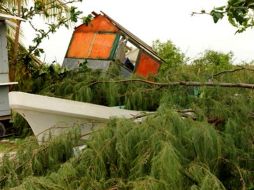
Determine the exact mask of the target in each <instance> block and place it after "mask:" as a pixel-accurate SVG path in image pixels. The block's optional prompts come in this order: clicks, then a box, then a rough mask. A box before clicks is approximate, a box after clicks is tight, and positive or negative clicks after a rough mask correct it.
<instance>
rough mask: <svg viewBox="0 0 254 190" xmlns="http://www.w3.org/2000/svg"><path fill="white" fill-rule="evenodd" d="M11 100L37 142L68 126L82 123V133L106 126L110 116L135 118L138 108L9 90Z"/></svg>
mask: <svg viewBox="0 0 254 190" xmlns="http://www.w3.org/2000/svg"><path fill="white" fill-rule="evenodd" d="M9 103H10V107H11V109H12V110H13V111H15V112H18V113H19V114H21V115H22V116H23V117H24V118H25V119H26V121H27V122H28V123H29V125H30V127H31V128H32V130H33V133H34V135H35V136H36V138H37V140H38V142H43V141H44V140H47V139H48V137H49V135H50V136H55V135H59V134H61V133H62V132H63V131H66V129H67V128H71V127H75V126H79V127H80V128H81V134H82V135H85V134H89V133H90V132H92V131H94V130H96V129H98V128H101V127H104V126H106V124H107V122H108V120H109V119H111V118H114V117H117V118H133V117H135V116H137V115H140V112H138V111H131V110H124V109H119V108H112V107H107V106H100V105H95V104H90V103H83V102H76V101H71V100H65V99H61V98H53V97H48V96H41V95H34V94H29V93H23V92H10V93H9Z"/></svg>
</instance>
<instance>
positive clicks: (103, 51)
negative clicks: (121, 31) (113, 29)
mask: <svg viewBox="0 0 254 190" xmlns="http://www.w3.org/2000/svg"><path fill="white" fill-rule="evenodd" d="M95 35H96V36H95V39H94V41H93V48H92V51H91V53H90V54H89V58H92V59H108V58H109V56H110V52H111V50H112V46H113V43H114V41H115V38H116V35H115V34H95Z"/></svg>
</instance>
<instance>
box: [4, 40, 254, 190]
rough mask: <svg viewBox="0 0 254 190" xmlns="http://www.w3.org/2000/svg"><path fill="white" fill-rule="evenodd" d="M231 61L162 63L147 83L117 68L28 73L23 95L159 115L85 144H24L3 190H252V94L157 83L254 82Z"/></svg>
mask: <svg viewBox="0 0 254 190" xmlns="http://www.w3.org/2000/svg"><path fill="white" fill-rule="evenodd" d="M157 43H160V42H157ZM166 43H168V42H166ZM160 47H167V45H166V46H164V45H163V44H162V45H161V46H160ZM163 51H166V50H165V49H164V50H163ZM177 53H180V54H181V52H180V51H177ZM164 55H165V57H163V58H164V59H165V60H167V57H166V56H168V55H171V54H164ZM232 60H233V55H232V53H228V54H224V53H220V52H215V51H206V52H204V54H203V55H202V56H201V57H200V58H198V59H196V60H193V62H192V63H191V64H185V63H184V62H182V63H181V64H176V65H175V66H173V65H170V64H168V69H167V68H165V69H164V70H163V72H161V73H160V74H159V75H158V76H156V77H153V81H149V83H148V82H141V80H140V79H138V78H137V77H136V76H133V77H132V78H130V79H123V78H121V76H119V75H118V74H119V69H118V65H117V63H115V64H113V65H112V66H111V68H110V69H109V70H108V71H107V72H101V71H91V70H90V69H88V68H87V67H86V64H85V63H83V64H81V66H80V68H79V69H77V70H75V71H68V70H65V69H63V68H61V67H60V66H58V65H46V66H41V68H40V70H37V69H33V67H29V68H28V70H27V71H29V72H28V73H29V76H31V78H30V79H29V78H26V80H24V81H22V83H20V86H19V88H20V89H19V90H23V91H27V92H31V93H39V94H44V95H49V96H56V97H61V98H67V99H72V100H77V101H83V102H92V103H96V104H101V105H107V106H125V108H127V109H135V110H149V111H156V112H155V113H154V114H152V115H149V116H147V117H146V118H144V119H143V121H142V123H138V122H135V121H132V120H122V119H114V120H112V121H110V122H109V123H108V126H107V127H106V128H103V129H101V130H98V131H96V132H94V133H93V134H91V136H90V138H89V139H88V140H85V141H84V140H82V139H81V138H80V137H81V135H80V133H79V131H78V130H74V131H71V132H70V133H68V134H67V135H65V134H64V135H63V136H61V137H58V138H56V139H52V140H51V141H49V142H47V143H45V144H43V145H42V146H39V145H37V143H36V141H35V139H34V138H28V139H27V140H26V141H25V142H24V146H20V148H19V151H18V153H17V155H16V156H15V157H14V158H13V157H11V158H9V157H8V156H6V157H4V160H3V163H2V165H1V166H0V176H1V178H0V187H1V189H9V188H13V189H183V190H185V189H236V190H238V189H253V188H254V184H253V181H254V180H253V179H254V172H253V169H254V168H253V164H252V163H253V158H254V147H253V140H254V139H253V137H254V133H253V113H254V110H253V107H254V98H253V95H254V94H253V90H250V89H244V88H221V87H219V86H215V87H205V86H201V87H197V86H160V85H154V83H170V82H175V81H198V82H201V83H203V82H207V81H212V82H214V84H217V83H220V82H231V83H251V84H253V83H254V76H253V71H254V68H253V66H252V65H251V64H242V65H241V66H236V65H233V64H232ZM19 122H20V121H18V122H17V123H19ZM78 145H85V146H86V148H85V149H83V150H81V151H78V150H77V148H74V149H73V147H76V146H78ZM31 155H32V158H31Z"/></svg>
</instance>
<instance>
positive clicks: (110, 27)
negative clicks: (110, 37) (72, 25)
mask: <svg viewBox="0 0 254 190" xmlns="http://www.w3.org/2000/svg"><path fill="white" fill-rule="evenodd" d="M75 31H77V32H98V31H100V32H117V31H118V28H117V27H116V26H115V25H114V24H112V23H111V22H110V21H109V20H108V19H107V18H106V17H104V16H102V15H99V16H97V17H95V18H94V19H93V20H92V21H91V22H90V23H89V24H88V25H85V24H82V25H80V26H79V27H77V28H76V29H75Z"/></svg>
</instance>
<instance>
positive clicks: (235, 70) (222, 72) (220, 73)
mask: <svg viewBox="0 0 254 190" xmlns="http://www.w3.org/2000/svg"><path fill="white" fill-rule="evenodd" d="M241 70H245V68H244V67H240V68H237V69H233V70H225V71H221V72H219V73H216V74H214V75H212V76H211V77H210V78H214V77H217V76H219V75H222V74H226V73H234V72H237V71H241Z"/></svg>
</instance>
